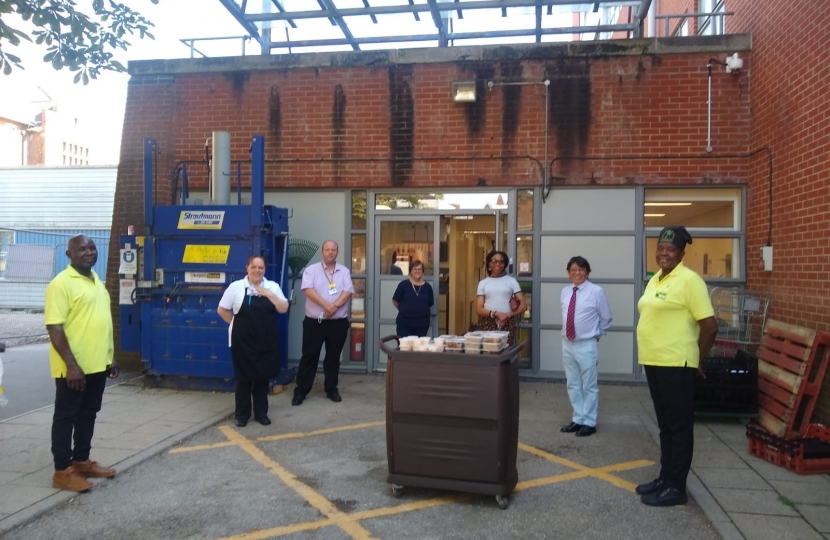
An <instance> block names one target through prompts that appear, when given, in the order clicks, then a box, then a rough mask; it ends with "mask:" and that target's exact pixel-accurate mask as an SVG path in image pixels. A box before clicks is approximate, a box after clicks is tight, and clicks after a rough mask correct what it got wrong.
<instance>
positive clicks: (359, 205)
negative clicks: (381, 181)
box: [352, 191, 366, 230]
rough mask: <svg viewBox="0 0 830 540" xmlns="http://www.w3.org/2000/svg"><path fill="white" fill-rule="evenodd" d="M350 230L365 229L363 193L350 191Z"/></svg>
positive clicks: (364, 193) (364, 195) (364, 198)
mask: <svg viewBox="0 0 830 540" xmlns="http://www.w3.org/2000/svg"><path fill="white" fill-rule="evenodd" d="M352 229H356V230H364V229H366V192H365V191H352Z"/></svg>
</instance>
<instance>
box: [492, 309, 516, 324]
mask: <svg viewBox="0 0 830 540" xmlns="http://www.w3.org/2000/svg"><path fill="white" fill-rule="evenodd" d="M494 315H495V316H496V318H497V319H498V320H500V321H501V322H503V323H505V322H507V320H508V319H509V318H510V317H511V316H512V315H510V314H509V313H502V312H501V311H497V312H496V313H494Z"/></svg>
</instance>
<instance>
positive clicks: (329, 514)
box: [0, 375, 830, 540]
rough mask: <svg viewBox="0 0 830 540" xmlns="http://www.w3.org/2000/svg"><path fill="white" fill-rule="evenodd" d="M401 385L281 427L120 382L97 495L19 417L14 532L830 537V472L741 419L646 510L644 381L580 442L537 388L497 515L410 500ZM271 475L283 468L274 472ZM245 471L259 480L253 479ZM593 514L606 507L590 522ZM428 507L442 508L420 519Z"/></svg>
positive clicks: (608, 391) (5, 448)
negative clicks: (389, 461)
mask: <svg viewBox="0 0 830 540" xmlns="http://www.w3.org/2000/svg"><path fill="white" fill-rule="evenodd" d="M383 389H384V381H383V377H382V376H375V375H362V376H359V375H344V376H343V377H342V380H341V393H342V394H343V398H344V401H343V403H341V404H336V405H335V404H332V403H331V402H329V401H328V400H326V399H324V398H323V397H322V391H321V390H320V389H316V390H315V392H316V393H314V394H312V395H311V396H310V399H309V400H308V401H306V403H305V404H304V405H303V406H302V407H291V406H290V404H289V402H290V393H289V392H287V393H283V394H281V395H275V396H270V400H271V407H272V409H271V413H270V416H271V418H272V420H274V424H273V425H272V426H268V427H263V426H259V425H258V424H256V423H252V424H250V425H249V426H248V427H247V428H244V429H240V428H236V427H235V426H234V425H233V424H232V422H230V420H231V418H229V417H230V415H231V414H232V412H233V409H232V400H233V398H232V395H230V394H222V393H206V392H196V391H175V390H162V389H146V388H143V387H141V386H138V383H132V384H122V385H118V386H113V387H111V388H108V389H107V391H106V393H105V396H104V406H103V410H102V412H101V414H100V416H99V421H98V424H97V427H96V434H95V438H94V440H93V455H92V457H93V459H95V460H97V461H99V462H101V463H102V464H105V465H111V466H115V467H116V468H117V469H118V472H119V475H118V476H117V477H116V479H115V480H112V481H107V480H95V481H94V483H95V487H94V488H93V490H92V491H91V492H90V493H87V494H82V495H77V494H73V493H67V492H61V491H59V490H55V489H52V488H51V475H52V472H53V471H52V460H51V454H50V451H49V433H50V423H51V416H52V411H51V408H46V409H43V410H40V411H35V412H32V413H28V414H26V415H22V416H20V417H17V418H13V419H10V420H7V421H5V422H2V423H0V535H4V537H7V538H9V539H15V538H27V539H29V538H50V537H53V535H54V533H55V531H56V529H57V528H58V527H60V528H61V530H62V532H66V537H67V538H89V537H96V538H99V539H103V538H119V537H121V538H123V537H125V536H123V531H118V529H117V528H116V529H113V526H114V525H113V524H114V523H115V524H121V523H132V524H133V525H134V527H133V528H132V529H131V530H130V534H129V537H131V538H179V537H184V536H187V537H193V538H204V537H209V538H220V537H240V538H241V537H244V538H270V537H276V536H283V535H292V537H298V538H312V537H313V538H347V537H351V538H363V537H366V538H368V537H375V538H414V537H420V538H481V537H483V536H482V534H484V536H487V534H488V532H489V533H492V534H497V533H500V534H501V535H502V536H504V535H507V536H505V537H524V538H541V537H542V536H539V535H540V534H541V535H543V536H545V537H559V536H562V537H564V536H567V537H569V538H609V539H611V538H620V537H622V536H628V537H632V538H633V537H637V538H655V539H658V538H666V537H669V536H675V537H676V536H677V531H678V530H682V531H684V533H687V534H685V535H684V537H685V538H700V539H707V540H708V539H709V538H717V537H718V536H720V537H721V538H724V539H727V540H733V539H734V540H738V539H748V540H766V539H770V540H773V539H774V540H780V539H798V540H801V539H804V540H808V539H817V540H818V539H825V540H828V539H830V478H828V476H827V475H815V476H800V475H796V474H794V473H790V472H788V471H786V470H784V469H781V468H779V467H776V466H773V465H770V464H767V463H765V462H763V461H761V460H759V459H757V458H755V457H752V456H750V455H749V454H748V452H747V443H746V437H745V435H744V427H743V423H742V422H741V421H739V420H701V421H700V422H698V424H697V426H696V449H695V460H694V464H693V474H692V476H691V477H690V480H689V492H690V494H691V495H692V498H693V499H694V501H693V502H690V504H689V505H687V506H686V507H681V508H672V509H652V508H649V507H645V506H644V505H642V504H640V503H639V501H638V500H637V498H636V495H634V494H633V487H634V485H636V483H639V482H644V481H648V480H651V478H652V477H653V476H654V475H655V474H656V472H657V466H656V465H655V464H654V463H653V461H654V460H656V459H657V458H658V450H657V445H656V435H657V433H656V425H655V423H654V420H653V415H652V413H651V403H650V400H649V397H648V391H647V389H645V388H644V387H638V386H624V385H607V386H603V387H602V389H601V409H600V424H599V426H598V428H599V431H598V433H597V434H596V435H595V436H593V437H590V438H586V439H582V440H580V439H576V438H573V437H572V436H568V435H564V434H560V433H559V432H558V426H559V424H564V423H567V421H568V420H569V406H568V403H567V396H566V392H565V388H564V385H562V384H552V383H539V382H523V383H522V386H521V421H520V437H519V439H520V456H519V475H520V484H519V486H517V490H516V492H515V493H514V495H513V497H512V498H513V500H512V502H511V506H510V508H509V509H508V510H507V511H506V512H504V513H501V514H498V513H497V514H493V513H491V512H500V511H498V510H497V508H496V507H495V503H494V501H485V500H483V499H481V500H480V499H476V501H478V502H476V503H475V504H472V505H471V504H470V503H469V502H467V503H466V504H465V503H464V502H463V501H464V500H466V499H465V497H464V496H461V495H452V494H450V495H445V494H444V493H443V492H431V491H430V490H413V492H412V493H410V494H408V495H405V496H404V498H402V499H392V498H391V496H390V495H389V493H388V489H386V488H388V486H385V449H384V442H383V441H384V439H383V432H384V421H383ZM367 435H368V437H367ZM183 441H184V442H183ZM300 441H302V442H300ZM182 442H183V443H182ZM180 443H182V444H180ZM292 445H296V446H292ZM174 446H175V448H173V447H174ZM229 451H233V453H232V454H228V453H227V452H229ZM150 458H152V459H150ZM182 459H185V461H181V460H182ZM188 467H190V468H188ZM263 467H264V468H265V469H263ZM263 470H266V471H270V473H271V475H272V476H268V475H266V477H263V476H262V474H261V473H258V472H257V471H263ZM290 471H295V472H290ZM240 478H244V479H245V482H244V483H245V487H244V489H240V487H239V486H237V485H236V484H235V483H238V482H239V481H240ZM268 478H271V480H268ZM260 484H261V485H260ZM160 486H164V489H159V487H160ZM212 504H215V505H216V506H215V507H213V506H211V505H212ZM262 505H265V506H262ZM395 505H397V506H395ZM246 507H252V510H253V512H252V513H246V512H245V510H244V508H246ZM79 508H81V509H83V511H82V512H78V511H77V510H78V509H79ZM229 508H231V509H233V511H232V512H230V513H229V511H228V509H229ZM265 508H267V511H266V510H263V509H265ZM492 508H496V509H495V510H492ZM548 508H550V509H552V510H553V511H546V509H548ZM583 508H592V509H593V510H592V511H590V512H588V514H589V515H582V514H584V512H582V510H583ZM104 510H105V513H106V515H107V516H108V517H111V520H110V521H111V522H108V523H107V524H106V527H105V528H101V529H96V528H95V527H96V526H101V524H100V520H98V521H96V520H91V519H89V517H88V516H89V512H92V513H93V514H94V513H95V511H104ZM424 512H426V519H425V518H424V517H417V515H421V516H423V515H424V514H423V513H424ZM581 512H582V513H581ZM188 516H189V518H188ZM495 516H498V517H495ZM162 518H164V519H162ZM490 520H493V521H490ZM155 522H158V523H157V526H158V527H159V528H153V525H154V523H155ZM438 524H441V525H440V526H438ZM107 527H108V528H107ZM136 527H138V528H136ZM142 527H144V528H142ZM167 527H169V528H167ZM177 527H178V528H177ZM413 527H418V528H417V529H413ZM435 527H438V528H437V529H436V528H435ZM442 527H450V528H453V527H455V528H457V530H455V531H454V532H453V533H452V534H450V533H448V532H447V531H446V530H445V529H442ZM471 527H472V528H473V531H472V532H470V531H468V530H466V529H470V528H471ZM591 527H594V529H592V528H591ZM465 528H466V529H465ZM477 528H481V530H476V529H477ZM415 531H417V532H415ZM482 531H484V532H482ZM557 531H559V532H558V533H557ZM364 533H365V534H364ZM370 533H371V534H372V535H373V536H366V535H369V534H370ZM566 533H567V534H566ZM293 535H297V536H293ZM413 535H414V536H413ZM419 535H420V536H419ZM475 535H478V536H475Z"/></svg>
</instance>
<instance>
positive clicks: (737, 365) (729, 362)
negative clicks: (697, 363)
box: [695, 350, 758, 416]
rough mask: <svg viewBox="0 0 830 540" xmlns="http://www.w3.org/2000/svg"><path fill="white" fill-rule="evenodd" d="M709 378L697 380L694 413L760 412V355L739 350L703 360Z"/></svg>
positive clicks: (745, 413) (753, 413) (735, 414)
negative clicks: (724, 355) (733, 353)
mask: <svg viewBox="0 0 830 540" xmlns="http://www.w3.org/2000/svg"><path fill="white" fill-rule="evenodd" d="M702 367H703V372H704V373H705V374H706V378H705V379H704V378H701V377H698V378H697V380H696V382H695V413H698V414H707V415H722V416H754V415H756V414H758V358H757V357H755V356H753V355H752V354H749V353H748V352H746V351H743V350H738V351H736V353H735V356H734V357H728V358H725V357H718V356H712V357H707V358H705V359H704V360H703V365H702Z"/></svg>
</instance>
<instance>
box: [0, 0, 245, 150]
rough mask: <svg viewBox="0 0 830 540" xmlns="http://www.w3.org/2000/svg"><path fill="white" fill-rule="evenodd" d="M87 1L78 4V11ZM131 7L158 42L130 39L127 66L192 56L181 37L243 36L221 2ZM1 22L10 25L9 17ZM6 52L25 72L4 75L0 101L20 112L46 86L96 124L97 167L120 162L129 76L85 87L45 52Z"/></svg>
mask: <svg viewBox="0 0 830 540" xmlns="http://www.w3.org/2000/svg"><path fill="white" fill-rule="evenodd" d="M88 3H89V2H85V1H84V0H80V1H78V7H79V9H82V6H83V5H84V4H88ZM129 5H130V7H131V8H132V9H134V10H136V11H138V12H139V13H141V14H142V15H143V16H145V17H146V18H148V19H150V20H151V21H152V22H153V24H155V28H152V29H151V33H152V34H153V35H154V36H155V38H156V39H155V40H151V39H139V38H138V35H135V36H133V38H132V39H130V38H128V39H127V40H128V41H130V42H131V44H132V46H131V47H129V48H128V50H127V51H119V52H118V53H117V54H116V58H117V59H118V60H119V61H121V62H122V63H123V64H125V65H126V63H127V62H129V61H132V60H148V59H161V58H188V57H189V56H190V51H189V49H188V48H187V47H186V46H185V45H184V44H182V43H181V42H180V41H179V39H181V38H192V37H212V36H227V35H240V36H241V35H242V34H243V33H244V32H243V31H242V28H241V27H240V26H239V24H238V23H237V22H236V20H235V19H234V18H233V17H231V15H230V14H229V13H228V12H227V11H226V10H225V8H224V7H222V4H220V3H219V1H218V0H161V1H160V2H159V3H158V4H157V5H154V4H153V3H151V2H150V1H149V0H131V1H130V2H129ZM3 21H4V22H6V17H5V16H4V17H3ZM7 24H9V25H10V26H13V27H16V28H18V29H21V30H23V29H25V28H26V26H25V23H23V22H22V21H19V22H18V23H12V21H11V18H10V20H9V22H8V23H7ZM240 43H241V40H240ZM234 45H235V47H234V52H233V53H226V54H239V53H240V52H241V45H239V44H238V43H237V42H234ZM4 50H6V51H8V52H11V53H12V54H15V55H17V56H20V57H21V58H22V59H23V66H24V68H25V69H23V70H20V69H15V70H14V71H13V73H12V74H11V75H9V76H4V75H2V74H0V100H2V101H3V103H5V104H6V105H7V106H8V105H10V104H13V105H12V106H13V107H16V108H18V109H19V110H26V109H27V108H28V107H29V102H31V100H32V96H38V95H41V93H40V92H39V91H38V88H42V89H43V91H44V92H46V94H48V95H49V96H50V97H51V98H52V100H54V101H57V102H58V103H59V110H61V111H72V112H74V113H75V114H77V115H78V117H79V118H82V119H83V121H84V122H85V123H87V124H89V125H91V126H94V129H95V132H96V144H97V146H98V147H99V148H100V151H99V157H98V159H96V160H95V162H96V163H95V164H96V165H105V164H110V165H114V164H117V162H118V152H119V147H120V141H121V128H122V124H123V119H124V105H125V102H126V99H127V81H128V80H129V75H127V74H126V73H109V72H108V73H104V74H102V75H100V76H99V77H98V79H96V80H90V82H89V84H88V85H86V86H84V85H83V84H82V83H79V84H73V82H72V78H73V76H74V75H75V74H74V73H73V72H71V71H69V70H67V69H63V70H60V71H55V70H54V69H53V68H52V66H51V64H47V63H44V62H43V61H42V58H43V55H44V54H46V51H45V49H43V48H39V47H37V46H35V45H33V44H29V43H28V42H23V45H21V46H20V47H9V46H8V45H4Z"/></svg>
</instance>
